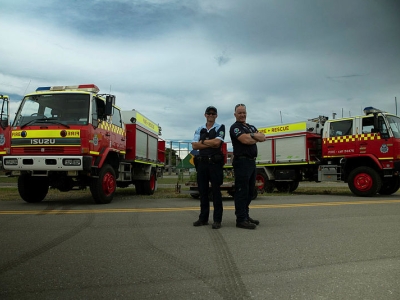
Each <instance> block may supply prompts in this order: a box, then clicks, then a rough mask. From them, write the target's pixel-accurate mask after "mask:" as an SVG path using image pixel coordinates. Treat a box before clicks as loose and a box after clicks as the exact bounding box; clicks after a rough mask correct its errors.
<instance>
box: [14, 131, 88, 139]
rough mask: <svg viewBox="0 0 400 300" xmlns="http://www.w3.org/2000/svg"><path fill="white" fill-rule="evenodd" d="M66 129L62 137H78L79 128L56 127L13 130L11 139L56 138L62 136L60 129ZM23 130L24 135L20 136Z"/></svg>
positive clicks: (79, 133) (79, 134)
mask: <svg viewBox="0 0 400 300" xmlns="http://www.w3.org/2000/svg"><path fill="white" fill-rule="evenodd" d="M64 130H65V131H66V133H67V134H66V136H65V137H63V138H79V137H80V136H81V131H80V130H79V129H57V130H45V129H42V130H13V131H12V132H11V138H13V139H31V138H57V137H62V136H61V131H64ZM23 131H25V132H26V136H25V137H22V136H21V132H23Z"/></svg>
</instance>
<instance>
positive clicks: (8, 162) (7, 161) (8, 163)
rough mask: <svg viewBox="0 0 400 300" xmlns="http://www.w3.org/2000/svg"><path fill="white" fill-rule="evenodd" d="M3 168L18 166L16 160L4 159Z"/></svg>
mask: <svg viewBox="0 0 400 300" xmlns="http://www.w3.org/2000/svg"><path fill="white" fill-rule="evenodd" d="M4 165H5V166H16V165H18V159H16V158H5V159H4Z"/></svg>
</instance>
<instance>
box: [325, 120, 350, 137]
mask: <svg viewBox="0 0 400 300" xmlns="http://www.w3.org/2000/svg"><path fill="white" fill-rule="evenodd" d="M352 134H353V121H352V120H343V121H337V122H331V124H330V136H345V135H352Z"/></svg>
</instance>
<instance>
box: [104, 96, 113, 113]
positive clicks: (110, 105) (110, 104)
mask: <svg viewBox="0 0 400 300" xmlns="http://www.w3.org/2000/svg"><path fill="white" fill-rule="evenodd" d="M114 104H115V96H114V95H107V96H106V111H105V115H106V116H111V115H112V108H113V105H114Z"/></svg>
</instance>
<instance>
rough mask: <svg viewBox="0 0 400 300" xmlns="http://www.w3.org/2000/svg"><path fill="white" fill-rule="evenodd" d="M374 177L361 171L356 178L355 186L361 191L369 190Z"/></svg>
mask: <svg viewBox="0 0 400 300" xmlns="http://www.w3.org/2000/svg"><path fill="white" fill-rule="evenodd" d="M372 184H373V182H372V178H371V176H370V175H369V174H367V173H360V174H357V176H356V177H355V178H354V186H355V187H356V188H357V190H359V191H368V190H369V189H371V187H372Z"/></svg>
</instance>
